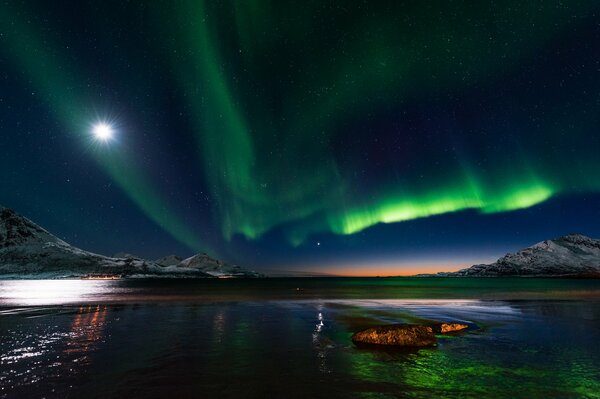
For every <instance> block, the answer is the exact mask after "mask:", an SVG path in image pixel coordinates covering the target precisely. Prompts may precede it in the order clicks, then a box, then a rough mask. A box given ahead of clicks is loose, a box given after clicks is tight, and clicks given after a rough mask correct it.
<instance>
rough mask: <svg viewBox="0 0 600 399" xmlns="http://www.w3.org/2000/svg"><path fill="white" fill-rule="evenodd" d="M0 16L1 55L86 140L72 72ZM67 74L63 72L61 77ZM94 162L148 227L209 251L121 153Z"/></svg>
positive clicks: (101, 152)
mask: <svg viewBox="0 0 600 399" xmlns="http://www.w3.org/2000/svg"><path fill="white" fill-rule="evenodd" d="M6 11H7V10H6V8H4V9H2V10H1V11H0V24H1V25H2V26H5V27H11V29H10V30H9V31H8V32H7V35H6V36H7V37H6V39H5V40H3V41H2V46H0V51H3V52H5V53H6V54H7V55H8V56H9V57H10V59H11V60H13V61H14V62H15V63H16V65H17V66H18V67H20V68H22V69H23V70H24V71H26V72H27V76H28V77H29V78H30V79H31V80H32V82H33V83H34V85H35V86H36V87H37V88H38V90H39V92H40V93H41V94H42V95H43V97H44V99H45V100H46V102H47V103H48V106H49V107H50V108H51V109H52V110H53V111H54V112H55V113H56V115H57V117H58V118H59V120H60V121H61V122H62V123H63V124H64V126H65V127H66V129H67V130H68V131H69V132H72V133H73V134H74V135H75V136H78V137H80V138H81V137H82V136H83V139H85V140H89V139H90V133H89V131H90V128H91V122H93V119H92V117H91V115H89V114H86V113H85V112H83V110H82V104H83V102H82V98H83V96H81V95H78V94H76V93H73V91H74V89H73V87H75V86H76V85H75V84H74V83H75V82H76V81H77V79H76V78H75V76H77V74H76V73H75V68H73V67H70V66H69V65H67V62H66V59H67V58H66V57H60V59H57V58H58V57H56V56H54V55H53V54H52V53H51V52H49V51H48V46H49V45H48V43H47V42H46V40H45V39H44V40H42V39H41V36H40V34H38V32H35V31H34V30H33V29H31V28H30V27H29V25H28V24H27V23H26V22H24V21H23V20H22V19H21V18H19V16H18V14H17V13H14V12H13V13H10V14H9V13H7V12H6ZM66 71H68V72H66ZM92 154H93V156H94V159H95V161H96V162H97V163H98V165H100V167H102V168H103V170H104V171H105V172H106V173H107V174H108V175H109V176H110V177H111V178H112V179H113V181H115V182H116V183H117V185H118V186H119V187H120V188H121V189H122V190H123V191H124V192H125V193H126V194H127V195H128V197H129V198H130V199H131V200H132V201H133V202H134V203H135V204H136V205H137V206H138V207H139V208H140V210H141V211H142V212H144V214H146V215H147V216H148V217H149V218H150V219H151V220H152V221H153V222H155V223H156V224H157V225H158V226H160V227H161V228H163V229H164V230H165V231H167V232H168V233H169V234H171V236H173V237H174V238H175V239H177V240H179V241H180V242H182V243H183V244H185V245H187V246H188V247H189V248H190V249H193V250H196V251H200V250H209V249H208V248H207V247H208V245H207V244H206V242H203V240H202V239H201V237H200V236H199V235H198V234H197V233H196V232H195V231H193V230H192V229H190V228H189V227H188V226H187V225H186V224H185V223H184V222H183V221H182V220H181V219H180V217H178V216H177V215H176V214H175V212H174V211H173V210H172V209H171V208H170V207H169V206H168V205H167V202H166V201H165V200H163V199H162V198H161V195H160V193H159V192H158V190H157V189H156V188H154V186H153V184H152V183H151V182H150V181H149V179H147V178H146V177H145V176H144V173H143V172H142V171H141V170H140V168H139V167H137V166H136V164H135V159H134V157H133V155H132V154H131V153H129V152H126V150H125V148H122V147H121V148H100V149H97V151H93V152H92Z"/></svg>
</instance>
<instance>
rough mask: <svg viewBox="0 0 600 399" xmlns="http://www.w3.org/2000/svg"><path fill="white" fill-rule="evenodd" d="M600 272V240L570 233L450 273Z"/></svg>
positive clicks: (561, 273) (515, 274)
mask: <svg viewBox="0 0 600 399" xmlns="http://www.w3.org/2000/svg"><path fill="white" fill-rule="evenodd" d="M598 272H600V240H595V239H593V238H589V237H586V236H584V235H582V234H570V235H566V236H563V237H559V238H556V239H554V240H546V241H542V242H540V243H537V244H535V245H533V246H531V247H528V248H525V249H523V250H520V251H518V252H515V253H509V254H507V255H505V256H503V257H502V258H500V259H498V260H497V261H496V262H494V263H491V264H489V265H474V266H471V267H469V268H467V269H462V270H459V271H458V272H456V273H443V274H445V275H450V276H551V275H567V274H581V273H598Z"/></svg>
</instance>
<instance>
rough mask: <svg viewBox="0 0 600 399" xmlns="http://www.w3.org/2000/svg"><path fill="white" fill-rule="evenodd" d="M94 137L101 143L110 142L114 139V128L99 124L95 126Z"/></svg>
mask: <svg viewBox="0 0 600 399" xmlns="http://www.w3.org/2000/svg"><path fill="white" fill-rule="evenodd" d="M93 133H94V137H96V139H98V140H101V141H108V140H110V139H112V138H113V128H112V126H110V125H109V124H106V123H99V124H97V125H95V126H94V130H93Z"/></svg>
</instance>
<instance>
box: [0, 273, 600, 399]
mask: <svg viewBox="0 0 600 399" xmlns="http://www.w3.org/2000/svg"><path fill="white" fill-rule="evenodd" d="M430 320H438V321H444V320H453V321H462V322H466V323H469V324H470V325H471V326H472V328H471V329H470V330H469V331H468V332H467V333H464V334H460V335H455V336H447V337H439V338H438V340H439V345H438V346H437V347H436V348H428V349H421V350H414V351H397V350H376V351H374V350H364V349H358V348H356V347H354V345H353V344H352V343H351V341H350V336H351V335H352V333H353V332H354V331H356V330H358V329H361V328H366V327H369V326H373V325H378V324H386V323H398V322H412V323H415V322H417V323H418V322H427V321H430ZM599 342H600V282H599V281H598V280H596V281H594V280H554V279H552V280H551V279H437V278H436V279H411V278H398V279H264V280H226V281H224V280H201V281H189V280H188V281H147V280H146V281H129V280H119V281H90V280H87V281H83V280H52V281H23V280H20V281H0V397H2V398H13V397H17V398H19V397H24V398H30V397H31V398H35V397H47V398H54V397H56V398H65V397H88V398H106V397H142V398H159V397H166V396H169V397H173V398H188V397H189V398H193V397H197V398H203V397H215V398H218V397H221V398H234V397H236V398H240V397H253V398H270V397H274V398H278V397H282V398H307V397H317V398H353V397H356V398H405V397H407V398H411V397H415V398H430V397H441V398H470V397H473V398H475V397H477V398H482V397H498V398H505V397H506V398H508V397H512V398H534V397H539V398H549V397H552V398H579V397H581V398H585V397H588V398H600V344H599Z"/></svg>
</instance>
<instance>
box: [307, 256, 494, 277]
mask: <svg viewBox="0 0 600 399" xmlns="http://www.w3.org/2000/svg"><path fill="white" fill-rule="evenodd" d="M490 262H492V261H491V260H488V259H472V260H468V261H462V262H444V261H437V260H435V261H421V262H419V261H416V262H410V263H408V262H407V263H396V262H380V263H372V262H365V263H362V262H361V263H354V264H346V265H331V264H329V265H320V266H318V267H315V266H313V267H307V268H306V269H304V270H303V272H305V273H307V274H310V273H314V274H315V275H323V276H340V277H390V276H414V275H415V274H435V273H438V272H455V271H458V270H460V269H465V268H468V267H471V266H473V265H475V264H478V263H490Z"/></svg>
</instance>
